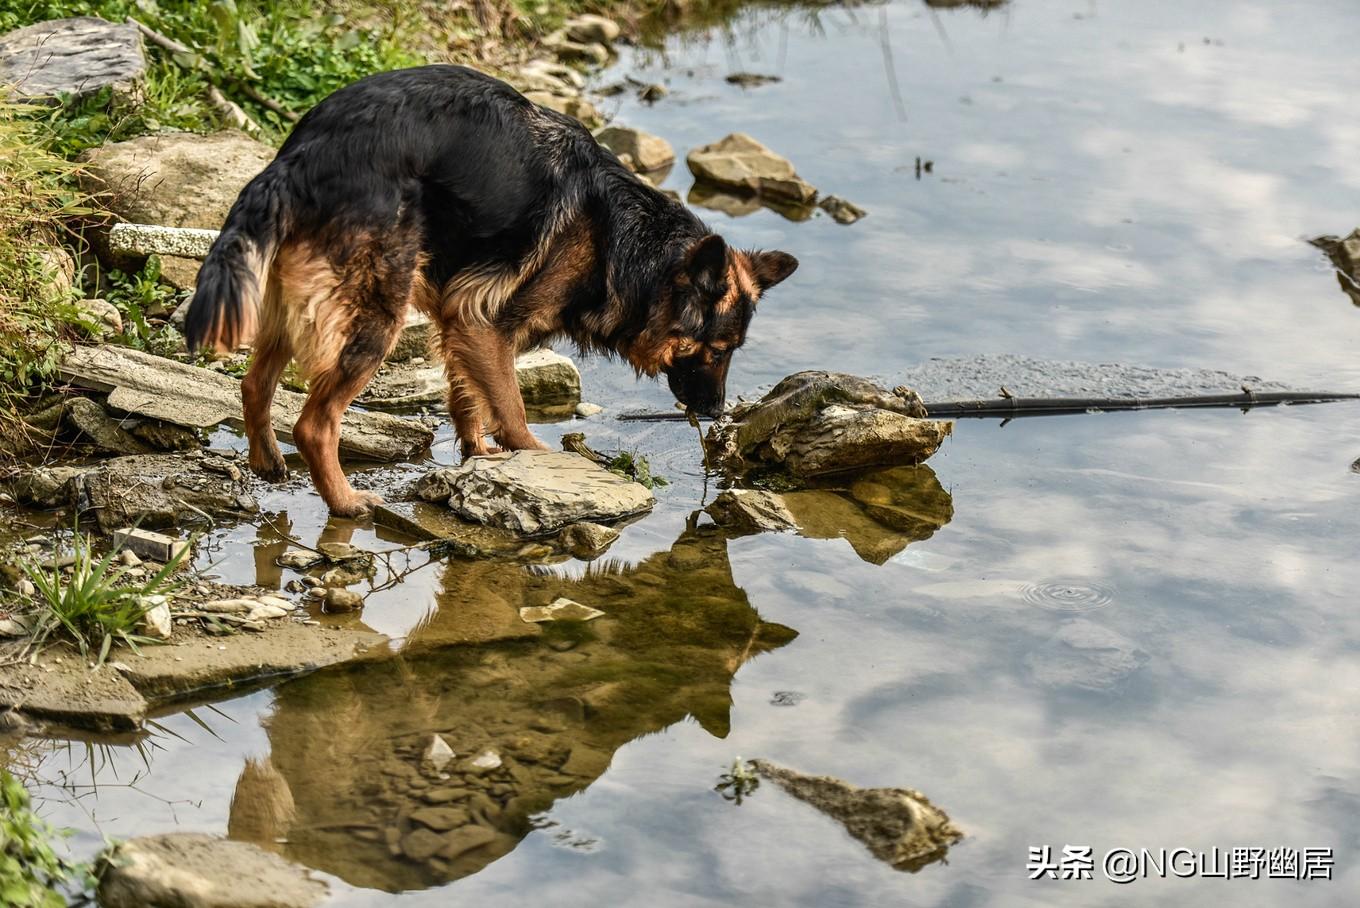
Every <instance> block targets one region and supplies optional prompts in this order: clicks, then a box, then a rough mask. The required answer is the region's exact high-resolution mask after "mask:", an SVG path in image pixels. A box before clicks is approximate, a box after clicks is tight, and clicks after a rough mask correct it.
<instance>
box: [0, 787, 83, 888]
mask: <svg viewBox="0 0 1360 908" xmlns="http://www.w3.org/2000/svg"><path fill="white" fill-rule="evenodd" d="M0 808H3V809H0V904H5V905H12V906H14V908H62V906H64V905H65V904H66V899H65V898H64V897H63V896H62V894H61V890H62V889H64V888H75V887H79V888H81V889H84V890H88V889H91V888H93V887H94V882H95V881H94V877H93V875H92V873H91V870H90V867H89V865H88V864H81V863H74V862H72V861H69V860H67V859H66V858H63V857H61V856H59V855H58V854H57V852H56V850H55V849H54V848H53V847H52V843H53V841H54V840H55V839H57V838H59V837H61V836H63V835H65V833H64V832H57V831H56V830H54V829H53V828H52V827H51V826H49V825H48V824H47V823H45V822H44V821H43V820H42V818H41V817H39V816H38V815H37V814H35V813H34V812H33V807H32V804H31V802H30V800H29V796H28V791H27V790H26V789H25V788H24V786H23V784H22V783H20V782H19V780H18V779H16V778H15V777H14V776H13V775H11V774H10V773H9V771H8V770H6V769H3V768H0Z"/></svg>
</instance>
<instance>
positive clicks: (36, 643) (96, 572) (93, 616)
mask: <svg viewBox="0 0 1360 908" xmlns="http://www.w3.org/2000/svg"><path fill="white" fill-rule="evenodd" d="M73 550H74V552H73V557H74V559H75V561H74V563H72V565H71V571H70V573H69V574H68V573H67V572H66V571H65V569H63V568H61V567H58V566H57V562H56V560H55V559H54V561H53V563H52V564H51V565H50V566H43V565H41V564H39V563H38V562H37V561H36V560H34V559H33V558H25V559H23V560H21V561H20V562H19V568H20V570H22V571H23V573H24V574H25V575H26V576H27V577H28V579H29V581H31V582H32V584H33V586H34V588H35V590H36V592H34V594H33V596H32V598H33V600H34V601H35V603H36V604H37V606H38V614H37V616H36V619H35V622H34V624H33V625H32V631H33V648H34V649H36V648H38V647H41V646H42V645H43V644H44V643H46V642H47V641H48V640H49V639H51V637H52V636H53V635H57V636H65V637H67V638H69V639H70V641H71V642H72V643H74V644H75V645H76V646H77V647H78V648H79V650H80V654H81V656H82V657H84V658H86V659H89V658H90V654H91V653H95V652H97V653H98V655H97V658H96V661H97V663H98V664H100V665H103V664H104V660H105V659H107V658H108V655H109V651H110V649H111V648H112V647H113V644H114V643H115V642H117V643H123V644H126V645H127V646H129V647H131V648H132V650H133V651H134V652H135V651H136V650H137V645H138V644H140V643H155V642H157V641H155V640H154V639H152V638H150V637H146V636H143V635H140V634H138V633H136V631H137V629H138V625H140V623H141V621H142V618H143V617H145V615H146V613H147V612H148V611H150V609H151V608H152V607H154V606H155V605H156V604H157V603H158V602H163V601H165V598H166V597H168V596H169V595H170V594H172V593H173V592H174V591H175V590H176V589H178V587H179V583H178V582H176V581H174V580H172V579H171V575H172V574H174V572H175V570H176V569H177V568H178V567H179V565H180V562H182V561H183V560H184V557H185V553H186V552H187V551H188V547H186V548H185V549H184V550H183V551H181V552H180V553H179V554H178V555H176V556H175V557H174V558H172V559H171V560H170V561H169V563H167V564H166V565H165V566H164V567H162V568H161V569H160V570H159V571H157V572H156V573H155V574H154V575H152V576H151V578H150V579H148V580H146V581H144V582H142V583H140V584H135V583H134V584H124V583H123V582H122V581H123V579H124V574H125V573H126V571H127V568H125V567H123V566H122V565H115V564H114V558H115V557H117V555H118V550H117V549H110V550H109V552H108V554H106V555H104V557H102V558H99V559H97V560H96V558H95V556H94V552H93V551H92V548H91V545H90V542H89V540H88V539H87V538H86V537H85V536H84V535H82V534H81V533H80V532H79V531H78V530H77V532H76V533H75V538H74V542H73Z"/></svg>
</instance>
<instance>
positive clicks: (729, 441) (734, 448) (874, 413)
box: [707, 371, 953, 480]
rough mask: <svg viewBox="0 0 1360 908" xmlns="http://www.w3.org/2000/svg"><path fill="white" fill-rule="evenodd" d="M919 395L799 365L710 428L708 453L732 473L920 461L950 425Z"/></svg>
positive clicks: (810, 471)
mask: <svg viewBox="0 0 1360 908" xmlns="http://www.w3.org/2000/svg"><path fill="white" fill-rule="evenodd" d="M925 417H926V409H925V406H924V404H922V402H921V398H920V396H919V395H917V394H916V393H915V392H914V391H911V390H909V389H907V388H904V387H898V388H895V389H893V390H892V391H891V392H889V391H886V390H884V389H883V388H880V387H879V386H877V385H875V384H874V383H873V382H871V381H868V380H867V379H864V378H860V377H858V376H854V375H847V374H844V373H839V372H813V371H809V372H798V373H795V374H793V375H790V376H788V377H787V378H785V379H784V380H783V381H781V382H779V383H778V384H777V385H775V386H774V388H772V389H771V390H770V392H769V393H768V394H766V395H765V396H764V397H762V398H761V399H760V400H758V401H753V402H749V403H742V404H739V405H737V406H736V407H734V408H733V409H732V410H731V411H730V412H729V413H728V414H727V416H725V417H723V418H722V419H720V420H718V421H717V422H716V423H714V424H713V427H712V428H711V429H709V432H708V436H707V445H708V450H709V453H710V456H711V457H713V458H715V459H716V460H717V461H718V462H719V463H720V464H721V465H722V466H723V467H724V468H725V469H726V470H728V471H729V472H731V473H734V474H742V473H745V472H748V471H753V470H755V471H761V470H768V471H777V472H782V473H784V474H785V475H787V476H789V477H791V478H794V479H802V480H805V479H808V478H811V477H815V476H820V475H824V474H829V473H840V472H846V471H851V470H857V469H863V468H865V467H871V466H888V465H893V464H910V463H920V462H922V461H924V460H925V459H926V458H928V457H930V456H931V455H932V454H934V453H935V452H936V451H937V450H938V449H939V447H940V445H941V444H943V443H944V440H945V438H947V437H948V436H949V434H950V433H951V432H952V431H953V423H950V422H942V421H937V420H930V419H927V418H925Z"/></svg>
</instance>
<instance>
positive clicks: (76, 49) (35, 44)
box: [0, 16, 146, 101]
mask: <svg viewBox="0 0 1360 908" xmlns="http://www.w3.org/2000/svg"><path fill="white" fill-rule="evenodd" d="M145 80H146V54H145V52H144V51H143V49H142V36H141V33H140V32H138V31H137V27H136V26H134V25H130V24H123V23H115V22H107V21H105V20H103V19H100V18H97V17H95V16H77V17H75V18H72V19H54V20H51V21H48V22H39V23H37V24H35V25H30V26H28V27H26V28H20V29H17V30H15V31H12V32H9V33H8V34H6V35H4V36H0V85H8V86H10V87H11V91H12V92H13V95H14V97H15V99H17V100H26V99H32V98H57V97H60V96H62V95H69V96H71V97H72V99H73V100H78V99H80V98H83V97H86V96H88V95H93V94H96V93H97V92H100V91H102V90H103V89H105V88H109V89H112V91H113V94H114V96H115V97H119V98H122V99H123V100H125V101H135V100H138V99H139V98H140V97H141V94H142V84H143V83H144V82H145Z"/></svg>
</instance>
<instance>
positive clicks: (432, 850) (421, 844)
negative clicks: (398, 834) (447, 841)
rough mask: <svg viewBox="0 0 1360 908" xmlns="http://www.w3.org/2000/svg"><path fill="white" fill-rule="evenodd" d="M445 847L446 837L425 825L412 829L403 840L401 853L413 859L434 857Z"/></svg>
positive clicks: (419, 859)
mask: <svg viewBox="0 0 1360 908" xmlns="http://www.w3.org/2000/svg"><path fill="white" fill-rule="evenodd" d="M443 847H444V839H443V838H442V837H441V836H440V835H439V834H438V833H436V832H433V831H431V830H429V829H425V828H424V827H421V828H418V829H413V830H411V832H409V833H407V834H406V835H405V836H404V837H403V838H402V840H401V853H402V854H404V855H406V856H407V857H408V858H410V859H411V860H413V861H424V860H427V859H429V858H432V857H434V856H435V855H436V854H438V853H439V851H440V849H442V848H443Z"/></svg>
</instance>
